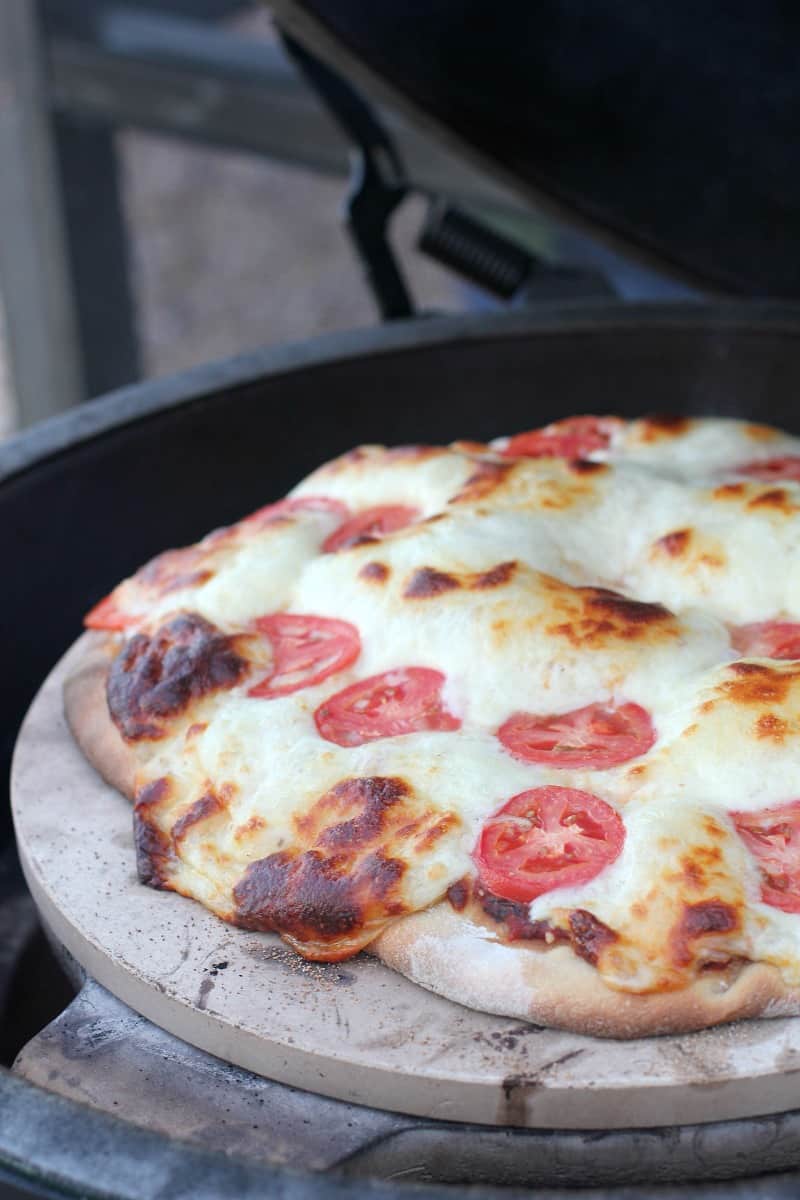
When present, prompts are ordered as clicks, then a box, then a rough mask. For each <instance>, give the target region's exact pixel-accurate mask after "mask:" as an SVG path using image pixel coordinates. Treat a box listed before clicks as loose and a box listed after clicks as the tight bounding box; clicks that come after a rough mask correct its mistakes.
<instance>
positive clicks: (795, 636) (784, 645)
mask: <svg viewBox="0 0 800 1200" xmlns="http://www.w3.org/2000/svg"><path fill="white" fill-rule="evenodd" d="M731 645H732V646H733V648H734V650H738V651H739V653H740V654H743V655H745V656H746V657H748V658H789V659H792V658H800V622H798V621H757V622H756V623H755V624H753V625H739V626H738V627H737V628H736V629H733V630H731Z"/></svg>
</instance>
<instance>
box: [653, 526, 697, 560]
mask: <svg viewBox="0 0 800 1200" xmlns="http://www.w3.org/2000/svg"><path fill="white" fill-rule="evenodd" d="M691 537H692V531H691V529H674V530H673V531H672V533H665V534H664V536H663V537H660V538H659V539H658V541H656V543H655V547H654V548H655V549H656V550H659V551H662V552H663V553H664V554H668V555H669V556H670V558H679V557H680V556H681V555H682V554H684V553H685V552H686V550H687V548H688V546H689V542H690V541H691Z"/></svg>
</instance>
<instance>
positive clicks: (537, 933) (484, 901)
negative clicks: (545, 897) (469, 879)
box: [475, 884, 569, 946]
mask: <svg viewBox="0 0 800 1200" xmlns="http://www.w3.org/2000/svg"><path fill="white" fill-rule="evenodd" d="M475 896H476V899H477V900H478V903H479V904H480V906H481V908H482V909H483V911H484V912H485V913H486V915H487V916H488V917H490V918H491V920H492V921H493V922H494V923H495V924H496V925H497V926H498V933H499V935H500V937H501V938H502V940H503V941H506V942H544V943H545V944H546V945H548V946H551V945H554V944H555V943H556V942H559V941H561V942H563V941H567V940H568V939H569V934H568V933H567V931H566V930H565V929H559V927H558V926H557V925H552V924H551V923H550V922H549V921H532V920H531V919H530V916H529V915H528V905H527V904H522V903H520V901H518V900H505V899H503V898H502V897H501V896H495V895H494V894H493V893H492V892H489V891H487V890H486V889H485V888H484V887H483V885H482V884H478V885H477V887H476V888H475Z"/></svg>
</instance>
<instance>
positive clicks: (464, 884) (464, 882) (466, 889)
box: [445, 875, 472, 912]
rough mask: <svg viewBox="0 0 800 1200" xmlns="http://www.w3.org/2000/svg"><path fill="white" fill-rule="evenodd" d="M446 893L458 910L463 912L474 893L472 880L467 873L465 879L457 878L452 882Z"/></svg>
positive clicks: (451, 903) (452, 905)
mask: <svg viewBox="0 0 800 1200" xmlns="http://www.w3.org/2000/svg"><path fill="white" fill-rule="evenodd" d="M445 895H446V897H447V899H448V900H449V902H450V905H451V907H453V908H454V909H455V910H456V912H463V911H464V909H465V908H466V907H467V904H468V903H469V900H470V896H471V895H472V880H471V879H470V878H469V876H466V875H465V876H464V878H463V879H457V880H456V881H455V883H451V884H450V887H449V888H448V889H447V891H446V892H445Z"/></svg>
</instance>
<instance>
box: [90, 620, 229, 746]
mask: <svg viewBox="0 0 800 1200" xmlns="http://www.w3.org/2000/svg"><path fill="white" fill-rule="evenodd" d="M248 670H249V666H248V663H247V661H246V659H244V658H243V657H242V656H241V655H240V654H239V653H238V652H237V650H236V648H235V639H234V638H232V637H229V636H227V635H226V634H223V633H221V632H220V631H219V630H218V629H217V628H216V627H215V626H214V625H212V624H211V623H210V622H209V621H206V620H204V618H203V617H200V616H198V615H197V614H196V613H182V614H181V615H180V616H177V617H174V618H173V619H172V620H171V621H168V622H167V624H165V625H162V626H161V628H160V629H159V630H157V631H156V633H154V634H153V635H152V636H148V635H147V634H143V633H139V634H136V635H135V636H134V637H132V638H131V639H130V641H129V642H128V643H127V645H126V646H125V647H124V648H123V649H122V651H121V653H120V654H119V655H118V656H117V658H116V659H115V660H114V662H113V663H112V666H111V670H110V671H109V676H108V689H107V694H108V708H109V712H110V714H111V718H112V720H113V722H114V724H115V725H116V727H117V729H118V730H119V731H120V733H121V734H122V736H123V737H124V738H125V739H126V741H129V742H131V741H138V740H140V739H142V738H148V739H158V738H161V737H163V736H164V735H165V734H166V732H167V724H168V721H169V720H170V718H173V717H175V716H177V715H178V714H179V713H181V712H183V711H184V710H185V709H187V708H188V707H189V706H190V705H191V704H192V702H193V701H196V700H199V699H201V698H202V697H203V696H206V695H210V694H211V693H213V692H217V691H221V690H222V689H225V688H231V687H234V685H235V684H237V683H239V682H240V680H242V679H243V678H244V676H245V675H246V674H247V672H248Z"/></svg>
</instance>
